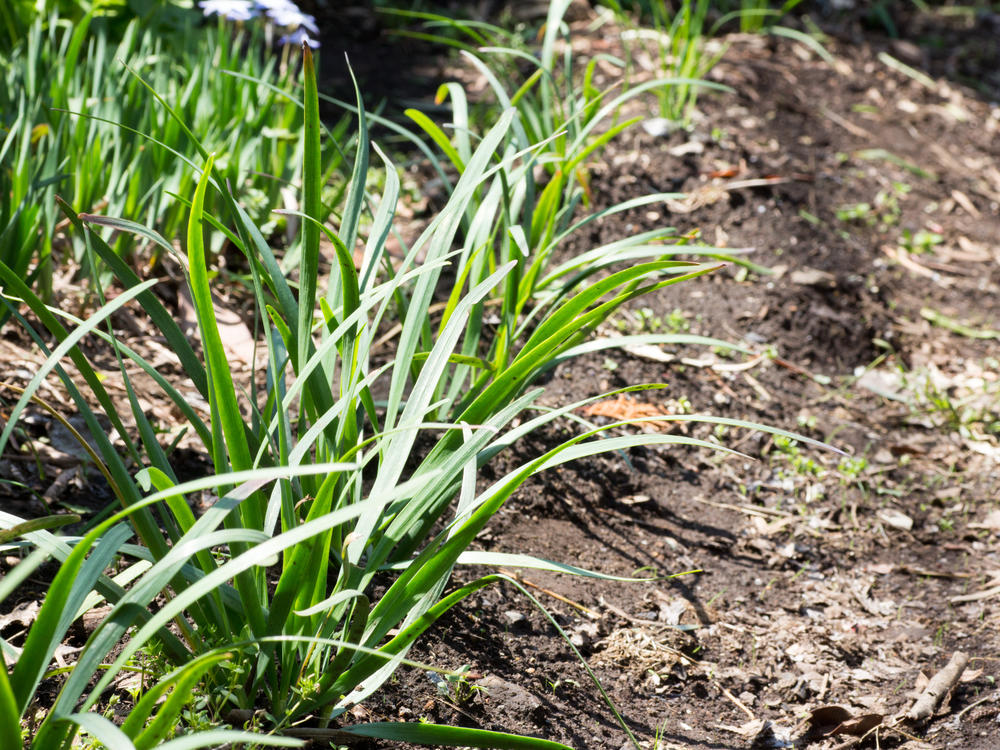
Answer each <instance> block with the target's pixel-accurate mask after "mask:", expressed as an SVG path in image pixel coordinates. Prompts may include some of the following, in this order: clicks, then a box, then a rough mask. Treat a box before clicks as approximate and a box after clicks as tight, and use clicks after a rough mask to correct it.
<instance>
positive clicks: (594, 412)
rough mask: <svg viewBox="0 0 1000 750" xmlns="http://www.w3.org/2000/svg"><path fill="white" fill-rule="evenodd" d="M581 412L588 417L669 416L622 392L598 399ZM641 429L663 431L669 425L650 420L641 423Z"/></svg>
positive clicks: (620, 418)
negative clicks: (604, 398) (602, 399)
mask: <svg viewBox="0 0 1000 750" xmlns="http://www.w3.org/2000/svg"><path fill="white" fill-rule="evenodd" d="M581 411H582V413H583V414H584V415H586V416H588V417H609V418H611V419H619V420H625V419H638V418H641V417H669V416H671V415H670V414H666V413H664V412H662V411H660V410H659V409H658V408H656V407H655V406H653V405H652V404H646V403H643V402H641V401H636V400H634V399H631V398H629V397H628V396H626V395H625V394H624V393H622V394H620V395H619V396H617V397H616V398H611V399H606V400H604V401H598V402H597V403H596V404H591V405H590V406H587V407H584V408H583V409H582V410H581ZM642 427H643V429H647V430H649V431H657V430H660V431H663V430H667V429H669V427H670V425H668V424H667V423H666V422H664V421H661V420H656V419H653V420H650V421H648V422H643V423H642Z"/></svg>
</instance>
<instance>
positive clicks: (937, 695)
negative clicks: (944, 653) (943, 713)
mask: <svg viewBox="0 0 1000 750" xmlns="http://www.w3.org/2000/svg"><path fill="white" fill-rule="evenodd" d="M968 663H969V657H968V655H967V654H965V653H964V652H962V651H956V652H955V653H954V654H952V656H951V660H950V661H949V662H948V663H947V664H946V665H945V666H944V668H943V669H941V671H939V672H938V673H937V674H936V675H934V676H933V677H932V678H931V681H930V682H928V683H927V687H925V688H924V691H923V692H922V693H921V694H920V696H919V697H918V698H917V700H916V701H914V703H913V706H911V707H910V710H909V711H907V712H906V716H905V718H906V719H907V720H909V721H911V722H914V723H919V722H923V721H926V720H927V719H929V718H931V716H933V715H934V711H935V710H937V708H938V706H940V705H941V701H943V700H944V697H945V696H946V695H948V693H950V692H951V690H952V688H954V687H955V684H956V683H957V682H958V680H959V678H960V677H961V676H962V672H964V671H965V665H966V664H968Z"/></svg>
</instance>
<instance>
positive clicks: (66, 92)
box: [0, 14, 347, 299]
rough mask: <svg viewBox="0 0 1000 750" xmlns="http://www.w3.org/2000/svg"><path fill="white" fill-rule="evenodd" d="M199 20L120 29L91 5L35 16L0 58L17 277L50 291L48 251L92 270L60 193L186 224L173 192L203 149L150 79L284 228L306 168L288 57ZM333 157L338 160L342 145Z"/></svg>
mask: <svg viewBox="0 0 1000 750" xmlns="http://www.w3.org/2000/svg"><path fill="white" fill-rule="evenodd" d="M195 20H197V19H196V17H194V16H188V25H187V26H186V27H185V29H184V30H183V31H173V32H167V31H165V30H163V29H157V28H150V27H148V26H143V25H141V24H140V22H139V21H132V22H130V23H127V24H124V25H123V26H122V27H121V28H119V26H118V25H117V24H115V25H112V24H111V22H110V21H109V19H108V18H105V17H94V16H93V15H92V14H87V15H84V16H83V17H82V19H80V20H79V21H78V22H76V23H72V24H71V23H69V22H67V21H66V20H63V19H60V18H58V17H54V18H53V19H52V20H51V22H50V23H49V24H48V25H43V23H42V19H41V18H38V19H36V20H35V21H34V23H33V24H32V25H31V26H30V27H29V28H28V30H27V33H26V34H25V35H24V37H23V38H21V39H20V41H19V43H18V45H17V46H16V47H15V49H14V50H13V53H12V54H11V56H10V57H9V58H7V59H4V58H0V195H3V196H4V199H3V201H0V260H2V261H3V262H4V263H5V264H6V265H8V266H9V267H10V268H12V269H13V270H15V271H17V272H18V273H19V274H21V275H22V278H23V277H26V276H28V274H29V271H30V274H31V281H32V283H33V284H34V285H35V288H36V289H37V290H38V291H39V292H40V293H41V295H42V297H43V298H46V299H47V298H48V292H49V289H50V287H51V283H52V281H51V280H52V273H53V268H54V266H55V265H57V264H58V258H56V259H55V260H54V259H53V251H55V252H56V254H57V255H60V254H62V255H69V256H74V257H73V258H72V259H73V261H75V263H76V264H77V265H81V266H82V267H83V269H84V272H85V273H86V271H87V260H86V256H85V252H84V243H83V241H82V238H81V237H80V236H78V235H74V234H73V233H72V232H69V235H68V236H67V230H69V229H71V228H70V227H69V225H68V223H67V222H65V221H64V220H63V217H62V214H61V212H60V211H59V208H58V206H57V205H56V202H55V195H56V194H58V195H60V196H62V197H63V198H64V199H65V200H66V201H67V202H68V203H69V204H70V205H71V206H72V207H73V210H75V211H78V212H97V211H100V212H102V213H107V214H109V215H112V216H129V217H132V218H134V219H138V220H140V221H142V222H143V223H145V224H147V225H148V226H150V227H152V228H154V229H156V230H157V231H159V232H160V233H161V234H163V235H164V236H167V237H174V236H176V235H177V234H178V233H179V232H180V230H181V229H182V228H183V226H184V222H185V221H186V217H187V212H188V206H187V202H186V200H181V199H179V198H178V196H188V195H190V193H191V192H192V191H193V188H194V182H193V180H194V169H193V166H194V163H193V161H192V159H194V158H196V157H197V156H198V152H197V150H196V149H195V148H194V145H193V143H192V141H191V139H190V138H189V137H188V136H187V134H186V133H185V132H184V130H183V129H182V128H181V127H180V126H179V124H178V121H177V119H175V118H174V117H173V116H172V114H171V112H170V111H168V110H167V109H166V108H165V107H163V106H161V105H160V104H159V103H158V102H157V101H156V99H155V98H154V97H152V96H150V94H149V91H147V90H146V87H145V85H144V83H143V82H144V81H145V82H146V83H148V85H149V86H151V87H152V88H153V89H155V91H157V92H158V94H159V95H160V96H161V97H162V98H163V99H164V100H165V101H167V102H169V103H170V108H171V109H172V110H173V112H174V113H175V114H176V115H177V116H178V117H179V118H180V119H181V120H183V121H184V122H185V123H187V124H188V126H189V127H190V129H191V131H192V132H193V133H194V134H195V135H196V136H197V138H198V140H199V141H200V142H201V143H202V144H204V146H205V147H206V148H208V149H210V150H213V151H217V152H218V153H219V154H220V161H219V163H218V165H217V166H218V169H219V172H220V176H221V178H222V179H225V180H229V181H230V182H231V183H232V185H233V189H234V190H236V191H237V193H238V195H239V196H240V197H241V199H242V200H243V201H244V205H245V206H246V207H247V211H248V212H249V213H250V214H251V216H252V218H253V219H254V220H255V221H257V222H258V223H260V224H261V226H262V227H263V230H264V232H265V233H266V234H270V233H272V232H274V231H276V230H277V229H279V228H280V227H279V222H281V221H283V219H281V217H276V216H274V215H272V214H270V211H271V209H273V208H275V207H279V206H281V205H282V196H281V190H282V189H283V188H285V187H286V186H287V185H288V184H289V183H290V182H291V181H292V180H293V179H294V178H295V176H296V175H297V174H299V172H300V171H301V164H300V159H301V151H300V149H298V135H299V133H300V131H301V129H302V123H303V119H302V110H301V108H300V107H297V106H295V104H294V103H293V102H291V101H289V100H288V99H287V98H286V97H284V96H282V95H281V93H282V91H285V92H288V91H291V90H292V84H293V77H292V73H291V72H290V66H288V65H286V64H285V61H282V60H281V59H280V58H278V57H275V56H273V55H264V54H262V52H264V51H265V46H264V42H263V39H262V38H261V35H260V34H252V33H240V34H237V35H236V36H235V37H234V36H233V34H232V32H231V31H230V29H229V28H228V27H226V26H224V25H222V24H219V25H218V26H215V25H214V24H213V25H211V26H207V27H195V26H193V25H192V23H193V22H194V21H195ZM296 54H297V53H296ZM123 62H124V63H125V65H122V63H123ZM126 66H128V67H126ZM222 70H233V71H238V72H240V73H243V74H244V75H247V76H250V77H252V78H255V79H257V80H259V81H260V82H262V83H263V84H265V85H260V84H257V83H253V82H251V81H248V80H246V79H245V78H239V77H236V76H231V75H220V71H222ZM132 71H135V73H138V74H139V75H141V76H142V78H141V79H140V78H139V77H138V76H136V75H135V74H134V73H133V72H132ZM346 125H347V121H346V120H345V122H344V127H346ZM137 134H146V136H147V138H143V137H139V136H138V135H137ZM151 139H155V141H156V142H155V143H154V142H153V141H152V140H151ZM325 165H326V168H327V170H332V169H334V168H335V166H336V159H335V157H334V156H328V157H327V159H326V162H325ZM206 199H207V200H208V201H209V206H210V207H215V206H216V205H218V206H220V207H221V206H222V203H221V202H218V198H217V197H216V196H214V195H210V196H208V197H207V198H206ZM106 236H107V237H108V238H109V240H110V233H108V234H107V235H106ZM221 239H222V235H219V240H216V241H215V245H216V246H218V245H219V243H220V241H221ZM112 246H113V247H114V249H115V252H116V254H118V255H120V256H122V257H125V258H130V256H131V254H132V251H133V250H134V248H135V241H134V238H133V237H132V236H131V235H130V234H119V235H118V236H117V237H115V238H114V239H113V240H112ZM156 250H157V251H158V250H159V248H156ZM154 260H155V258H154Z"/></svg>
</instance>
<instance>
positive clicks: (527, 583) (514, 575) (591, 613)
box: [500, 568, 601, 620]
mask: <svg viewBox="0 0 1000 750" xmlns="http://www.w3.org/2000/svg"><path fill="white" fill-rule="evenodd" d="M500 572H501V573H503V574H504V575H505V576H510V577H511V578H513V579H514V580H515V581H517V582H518V583H520V584H523V585H525V586H528V587H529V588H533V589H535V590H536V591H541V592H542V593H543V594H547V595H548V596H551V597H552V598H553V599H557V600H558V601H561V602H562V603H563V604H568V605H569V606H571V607H575V608H576V609H578V610H580V611H581V612H583V614H585V615H587V617H591V618H593V619H595V620H599V619H600V617H601V614H600V613H599V612H595V611H594V610H592V609H590V608H589V607H585V606H583V605H582V604H580V603H579V602H574V601H573V600H572V599H567V598H566V597H565V596H563V595H562V594H557V593H556V592H555V591H550V590H549V589H546V588H542V587H541V586H539V585H538V584H537V583H533V582H531V581H529V580H528V579H527V578H522V577H521V576H519V575H518V574H517V573H515V572H514V571H512V570H504V569H503V568H500Z"/></svg>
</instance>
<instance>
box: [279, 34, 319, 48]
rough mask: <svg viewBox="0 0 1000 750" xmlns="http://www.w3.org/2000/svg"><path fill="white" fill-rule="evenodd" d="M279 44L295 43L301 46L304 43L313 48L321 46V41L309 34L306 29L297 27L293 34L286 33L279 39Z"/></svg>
mask: <svg viewBox="0 0 1000 750" xmlns="http://www.w3.org/2000/svg"><path fill="white" fill-rule="evenodd" d="M278 43H279V44H294V45H296V46H299V47H301V46H302V45H303V44H308V45H309V46H310V47H312V48H313V49H316V48H317V47H319V42H317V41H316V40H315V39H313V38H312V37H311V36H309V32H308V31H306V30H305V29H296V30H295V31H293V32H292V33H291V34H286V35H285V36H283V37H281V39H279V40H278Z"/></svg>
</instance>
